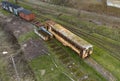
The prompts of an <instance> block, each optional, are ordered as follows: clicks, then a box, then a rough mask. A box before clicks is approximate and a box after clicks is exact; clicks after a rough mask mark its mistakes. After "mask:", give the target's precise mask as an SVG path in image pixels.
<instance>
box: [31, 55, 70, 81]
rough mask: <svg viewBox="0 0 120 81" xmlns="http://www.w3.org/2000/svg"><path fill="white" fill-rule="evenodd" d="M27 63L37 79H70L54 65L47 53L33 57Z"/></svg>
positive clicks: (41, 80)
mask: <svg viewBox="0 0 120 81" xmlns="http://www.w3.org/2000/svg"><path fill="white" fill-rule="evenodd" d="M29 64H30V66H31V67H32V69H33V71H34V73H35V75H36V78H37V81H71V80H70V79H69V77H67V76H66V75H65V74H63V73H62V71H61V70H60V69H58V68H56V67H55V65H54V63H53V61H52V60H51V58H50V56H48V55H43V56H40V57H38V58H36V59H33V60H32V61H31V62H30V63H29Z"/></svg>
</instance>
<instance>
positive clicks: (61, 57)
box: [59, 55, 68, 60]
mask: <svg viewBox="0 0 120 81" xmlns="http://www.w3.org/2000/svg"><path fill="white" fill-rule="evenodd" d="M67 57H68V55H61V56H60V57H59V59H60V60H63V59H65V58H67Z"/></svg>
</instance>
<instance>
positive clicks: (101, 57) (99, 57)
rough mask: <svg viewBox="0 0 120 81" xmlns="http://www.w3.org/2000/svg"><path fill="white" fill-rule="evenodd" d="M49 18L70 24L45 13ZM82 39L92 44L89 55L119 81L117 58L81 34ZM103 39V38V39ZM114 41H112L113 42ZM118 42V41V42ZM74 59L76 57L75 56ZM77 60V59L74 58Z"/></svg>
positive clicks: (119, 71) (119, 70) (119, 62)
mask: <svg viewBox="0 0 120 81" xmlns="http://www.w3.org/2000/svg"><path fill="white" fill-rule="evenodd" d="M46 16H47V17H49V18H52V19H53V20H55V21H57V22H59V23H61V24H62V25H66V26H69V27H70V26H71V27H72V25H70V24H68V23H65V22H62V21H60V20H57V19H55V18H53V17H52V16H50V15H46ZM81 37H82V38H83V39H85V40H87V41H89V42H91V44H93V45H94V53H93V55H92V56H91V57H92V58H93V59H95V60H96V61H97V62H98V63H99V64H101V65H102V66H103V67H104V68H106V69H107V70H108V71H110V72H111V73H112V74H113V75H114V76H115V77H116V78H117V80H118V81H119V80H120V77H119V75H120V69H119V67H120V66H119V65H120V61H119V60H117V59H116V58H114V57H113V56H111V55H110V52H109V51H108V50H105V49H104V48H102V47H100V46H99V45H98V44H96V43H94V42H93V41H94V40H90V39H89V38H86V37H84V36H81ZM102 38H104V39H107V40H109V41H112V43H115V44H117V43H116V42H115V41H114V40H111V39H108V38H105V37H103V36H102ZM103 41H104V40H103ZM113 41H114V42H113ZM118 44H119V43H118ZM75 59H76V58H75ZM76 61H77V60H76Z"/></svg>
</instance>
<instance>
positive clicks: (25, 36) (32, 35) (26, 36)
mask: <svg viewBox="0 0 120 81" xmlns="http://www.w3.org/2000/svg"><path fill="white" fill-rule="evenodd" d="M37 38H39V37H38V35H36V34H35V33H34V31H31V32H28V33H26V34H23V35H21V36H20V37H19V38H18V41H19V42H25V41H27V40H29V39H37Z"/></svg>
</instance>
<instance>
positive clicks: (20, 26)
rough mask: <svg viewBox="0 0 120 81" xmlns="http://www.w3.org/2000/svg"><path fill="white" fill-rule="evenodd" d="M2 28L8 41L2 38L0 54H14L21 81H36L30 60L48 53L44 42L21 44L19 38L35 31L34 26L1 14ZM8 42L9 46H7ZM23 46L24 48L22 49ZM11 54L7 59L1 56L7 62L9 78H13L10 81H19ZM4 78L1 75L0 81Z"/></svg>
mask: <svg viewBox="0 0 120 81" xmlns="http://www.w3.org/2000/svg"><path fill="white" fill-rule="evenodd" d="M0 26H1V31H4V32H5V36H4V37H5V38H7V40H5V39H4V37H2V36H1V38H3V40H0V52H1V53H2V52H4V51H5V52H6V51H10V52H9V53H10V54H12V57H13V59H14V61H15V65H16V68H17V72H18V77H19V78H20V81H36V79H35V77H34V72H32V69H31V68H30V66H29V65H28V60H29V61H30V60H31V59H34V58H36V57H38V56H40V55H44V54H47V53H48V51H47V48H46V47H45V46H44V42H43V40H42V39H40V38H39V39H30V40H27V41H25V42H22V43H20V44H19V43H18V38H19V37H20V36H21V35H24V34H26V33H27V32H30V31H33V25H32V24H30V23H29V22H27V21H25V20H23V19H20V18H19V17H16V16H14V15H9V16H4V15H3V14H1V13H0ZM6 42H7V43H8V44H6ZM9 43H10V45H9ZM23 46H24V48H21V47H23ZM11 49H12V51H11ZM10 54H9V55H7V56H6V57H7V58H6V57H5V56H3V55H2V57H1V56H0V58H2V59H3V60H6V62H7V64H6V68H7V72H6V73H7V74H8V75H7V76H8V77H11V78H10V79H9V81H17V80H18V79H17V74H16V72H15V68H14V66H13V62H12V60H11V55H10ZM0 55H1V54H0ZM2 78H3V79H4V76H2V75H0V80H2V81H4V80H3V79H2Z"/></svg>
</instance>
